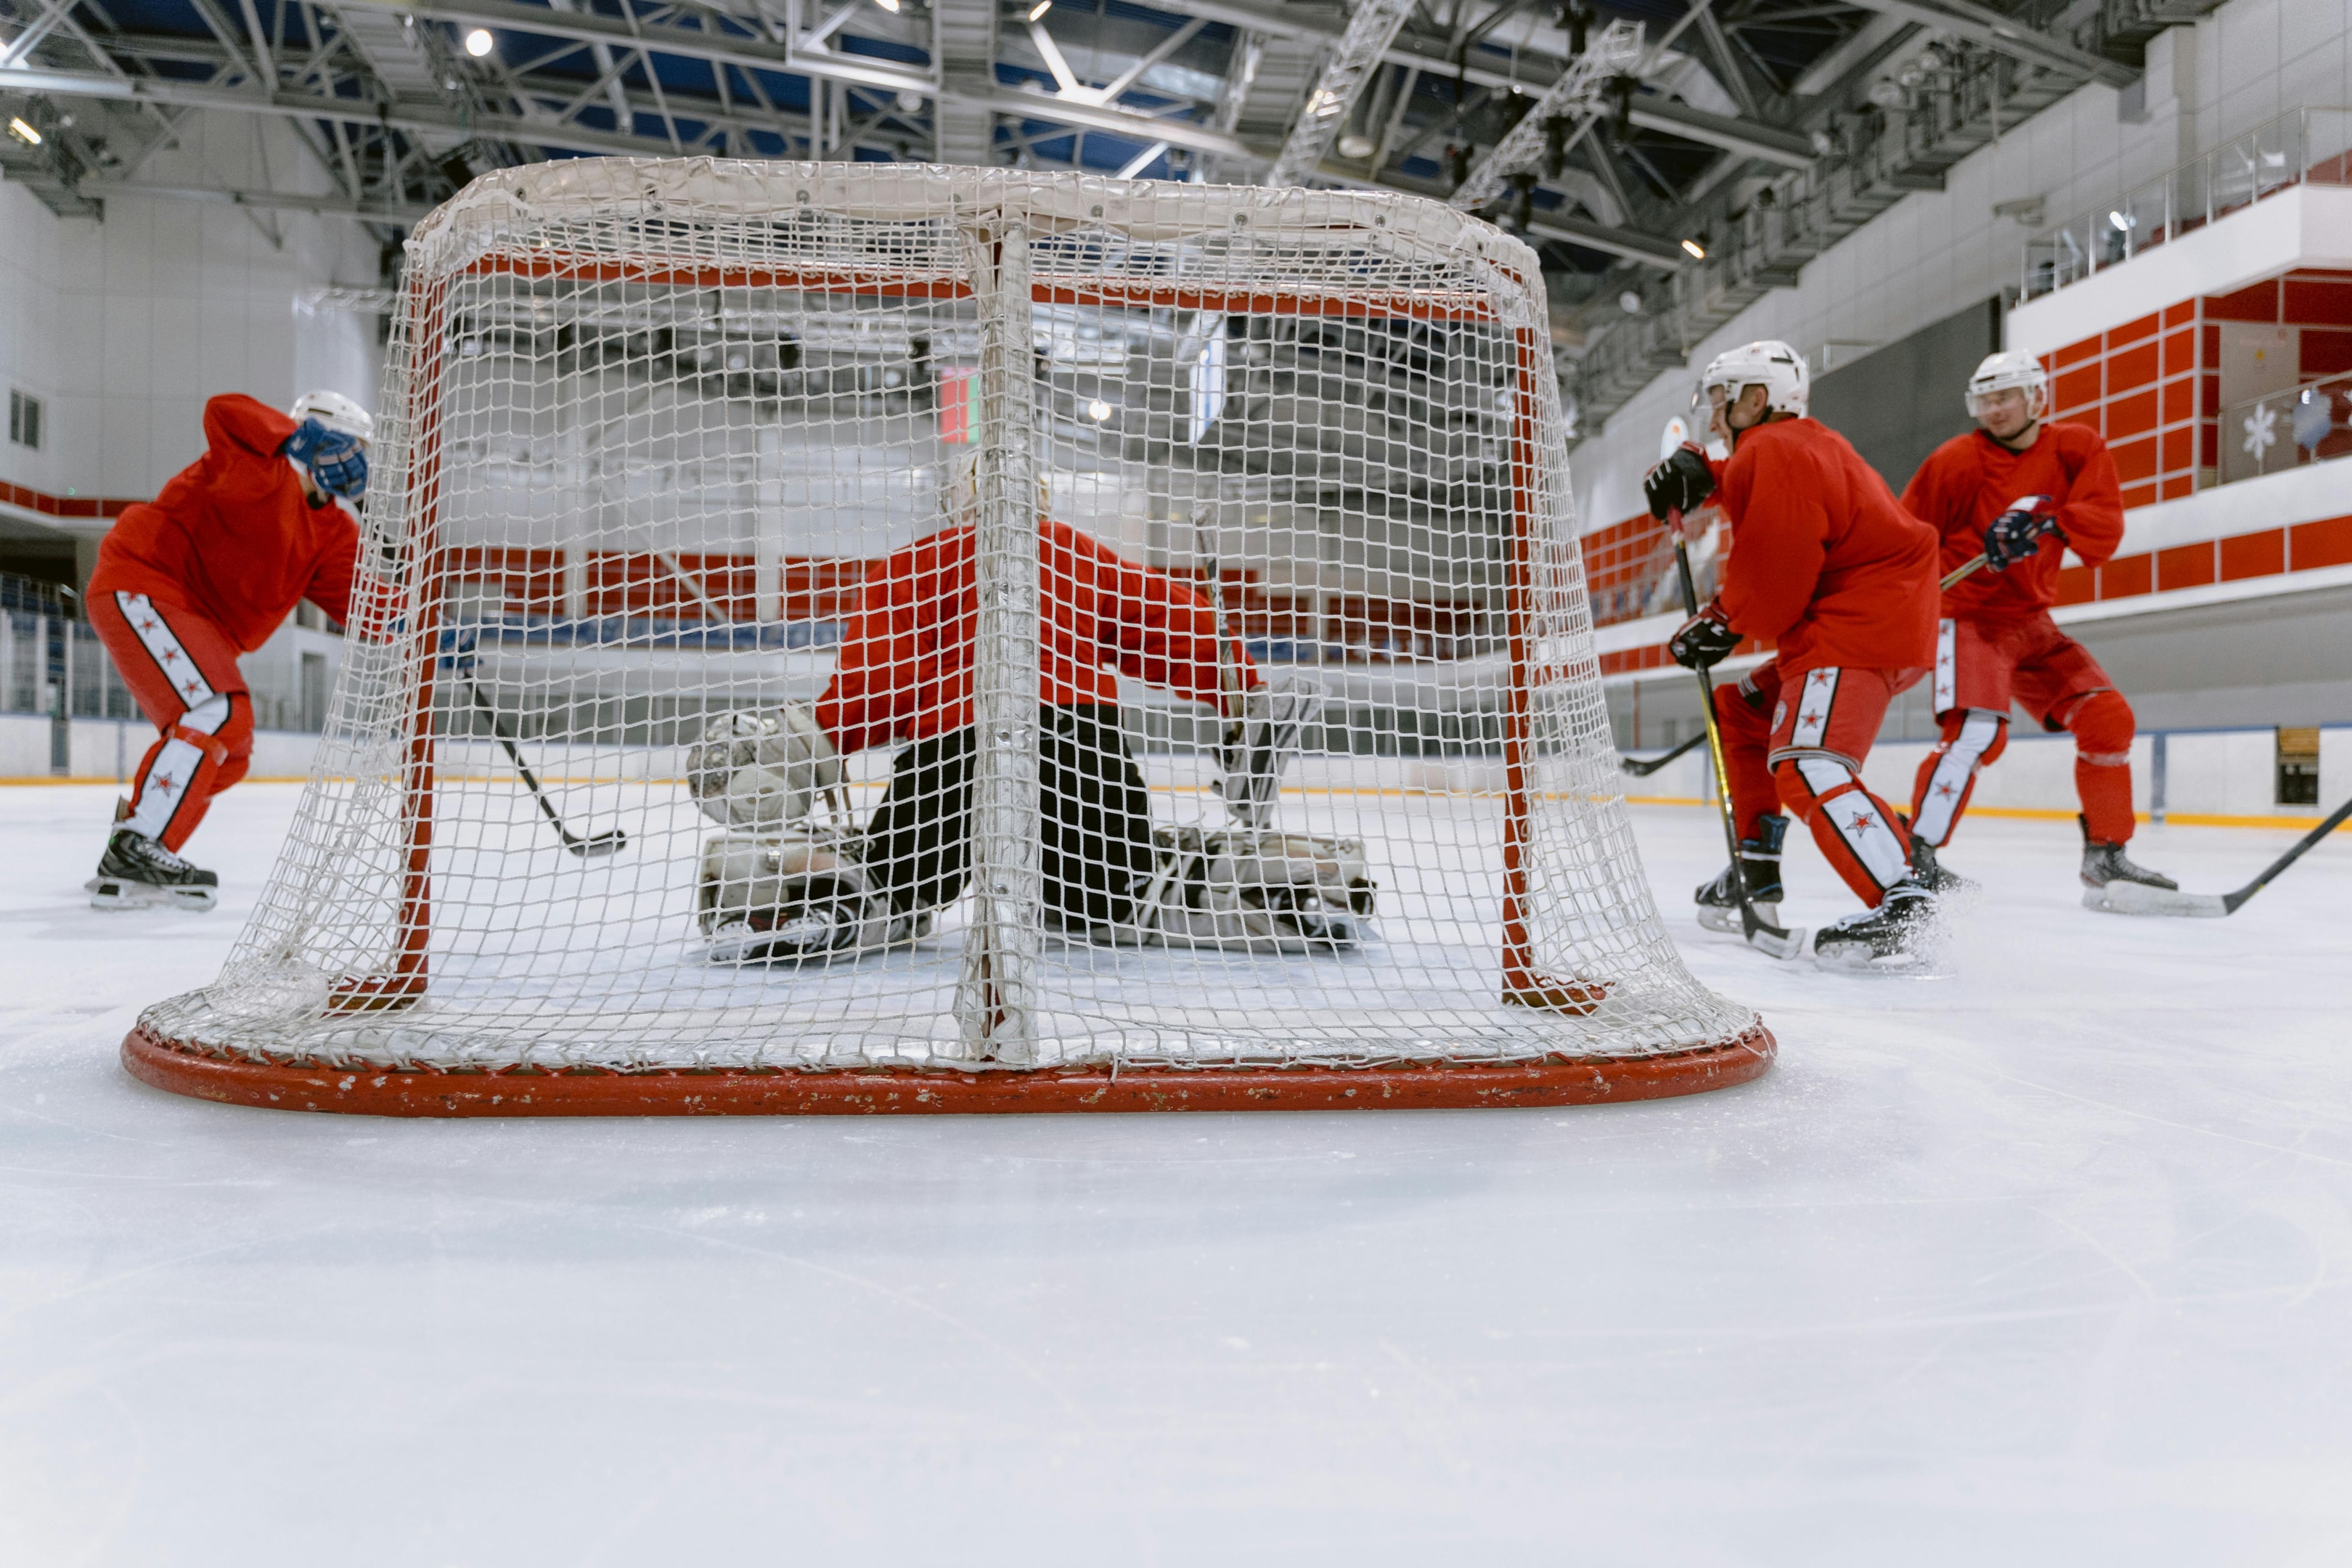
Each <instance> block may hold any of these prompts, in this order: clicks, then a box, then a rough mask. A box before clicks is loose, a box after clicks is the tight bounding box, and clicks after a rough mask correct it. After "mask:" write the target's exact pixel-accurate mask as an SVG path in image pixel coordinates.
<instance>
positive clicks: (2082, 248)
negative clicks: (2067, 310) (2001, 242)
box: [2018, 109, 2352, 300]
mask: <svg viewBox="0 0 2352 1568" xmlns="http://www.w3.org/2000/svg"><path fill="white" fill-rule="evenodd" d="M2304 184H2315V185H2343V184H2352V109H2294V110H2288V111H2287V112H2286V113H2284V114H2282V115H2280V116H2279V117H2278V118H2277V119H2275V120H2273V121H2268V122H2267V123H2265V124H2262V125H2258V126H2256V127H2254V129H2252V131H2249V132H2245V133H2244V134H2243V135H2240V136H2233V137H2231V139H2230V140H2229V141H2227V142H2223V143H2221V145H2220V146H2219V147H2216V148H2214V149H2213V150H2212V151H2211V152H2210V153H2205V154H2203V155H2202V156H2201V157H2198V158H2195V159H2192V160H2190V161H2189V163H2183V164H2181V165H2180V166H2179V167H2178V168H2176V169H2171V170H2168V171H2167V172H2166V173H2164V174H2159V175H2158V176H2157V177H2156V178H2154V179H2152V180H2147V181H2145V182H2143V183H2142V184H2137V185H2135V186H2133V187H2132V188H2131V189H2130V190H2128V191H2126V192H2125V193H2124V194H2123V195H2122V196H2121V197H2119V198H2118V199H2117V200H2116V202H2115V204H2114V205H2111V206H2108V207H2106V208H2105V209H2103V210H2099V211H2094V212H2088V213H2084V214H2083V215H2082V216H2079V217H2076V218H2074V219H2073V220H2071V221H2070V222H2067V223H2063V224H2060V225H2059V226H2057V227H2056V228H2053V229H2051V230H2050V231H2048V232H2047V233H2044V234H2042V235H2038V236H2036V237H2034V238H2032V239H2030V240H2027V241H2026V242H2025V258H2024V265H2023V272H2022V275H2021V279H2020V280H2019V284H2018V289H2019V292H2020V294H2021V297H2022V298H2024V299H2027V300H2032V299H2034V298H2036V297H2038V296H2040V295H2043V294H2050V293H2054V292H2055V291H2057V290H2058V289H2063V288H2065V287H2066V286H2067V285H2068V284H2070V283H2079V282H2081V281H2082V280H2083V279H2085V278H2088V277H2090V276H2092V275H2093V274H2094V273H2096V272H2099V271H2101V270H2103V269H2104V268H2109V267H2119V266H2121V265H2122V264H2123V263H2125V262H2126V261H2129V260H2130V259H2131V258H2133V257H2135V256H2137V255H2139V254H2140V253H2141V252H2143V251H2147V250H2152V249H2154V248H2155V247H2158V246H2159V245H2163V244H2166V243H2168V241H2171V240H2175V239H2179V237H2181V236H2183V235H2186V234H2191V233H2194V232H2195V231H2196V230H2198V229H2200V228H2202V227H2204V226H2206V225H2207V224H2209V223H2211V222H2213V221H2214V220H2215V219H2216V218H2219V217H2223V216H2227V215H2229V214H2231V213H2233V212H2236V211H2237V210H2238V209H2239V208H2241V207H2247V206H2252V205H2253V204H2254V203H2256V202H2258V201H2261V200H2262V199H2263V197H2264V196H2269V195H2276V194H2277V193H2278V192H2280V191H2283V190H2286V189H2288V188H2290V187H2292V186H2294V185H2304Z"/></svg>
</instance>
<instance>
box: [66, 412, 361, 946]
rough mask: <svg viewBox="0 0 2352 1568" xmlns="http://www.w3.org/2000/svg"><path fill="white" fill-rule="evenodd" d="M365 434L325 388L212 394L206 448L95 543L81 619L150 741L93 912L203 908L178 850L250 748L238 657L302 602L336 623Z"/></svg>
mask: <svg viewBox="0 0 2352 1568" xmlns="http://www.w3.org/2000/svg"><path fill="white" fill-rule="evenodd" d="M373 434H374V422H373V420H372V419H371V418H370V417H369V416H368V415H367V413H366V411H365V410H363V409H362V408H361V407H360V406H359V405H358V404H356V403H353V402H352V400H351V399H350V398H348V397H344V396H342V395H341V394H339V393H333V392H313V393H308V394H306V395H303V396H302V397H301V398H299V399H298V400H297V401H296V402H295V405H294V406H293V408H292V410H291V411H289V412H288V413H285V414H280V413H278V411H277V410H276V409H274V408H270V407H268V406H267V405H263V404H261V403H257V402H256V401H255V400H254V399H252V398H250V397H247V396H244V395H241V394H236V393H229V394H226V395H222V396H219V397H215V398H213V399H211V400H210V401H209V402H207V403H206V404H205V455H204V456H203V457H202V458H198V459H197V460H196V461H195V462H194V463H192V464H190V465H189V466H188V467H187V468H184V469H182V470H181V471H180V472H179V473H178V474H176V475H175V476H173V479H172V480H171V482H170V483H169V484H167V485H165V486H164V487H163V493H162V494H161V495H159V496H157V497H156V498H155V499H154V500H153V501H152V502H147V503H143V504H142V505H138V506H133V507H129V508H126V509H125V510H124V511H123V513H122V515H121V518H120V519H118V520H117V521H116V522H115V524H114V527H113V528H112V529H111V530H110V531H109V532H108V533H107V535H106V538H105V540H104V541H103V542H101V543H100V545H99V551H98V569H97V570H96V571H95V572H93V573H92V574H90V580H89V599H88V602H89V618H90V624H91V625H92V626H94V627H95V628H96V629H97V632H98V636H99V640H100V642H102V643H104V644H105V645H106V650H107V652H108V653H109V654H110V656H112V658H113V660H114V667H115V668H116V669H117V670H118V671H120V672H121V676H122V680H123V684H124V685H126V686H128V687H129V688H130V689H131V695H132V696H133V697H134V698H136V699H137V700H138V702H139V708H140V711H142V712H143V713H144V714H146V715H147V718H148V720H149V721H151V722H152V723H153V724H154V726H155V728H156V730H157V731H158V734H157V736H156V740H155V743H154V744H153V745H152V746H151V747H149V748H148V751H147V754H146V756H145V757H144V758H142V760H141V762H140V763H139V773H138V777H137V782H136V784H134V786H133V789H132V792H131V799H130V800H129V802H127V803H126V804H125V805H124V806H123V807H122V808H121V810H119V811H118V813H117V816H116V821H115V824H114V827H113V829H112V831H111V833H110V835H109V837H108V839H107V845H106V852H105V854H104V855H103V856H102V857H100V860H99V865H98V875H97V876H96V877H94V878H92V879H90V881H89V892H90V894H91V899H90V901H91V902H92V903H93V904H94V905H96V906H97V907H98V908H100V909H116V908H124V907H130V906H135V905H140V904H146V903H152V902H156V901H159V900H161V901H167V902H171V903H175V904H178V905H181V906H183V907H186V908H191V909H210V908H211V907H212V905H213V902H214V900H215V895H216V892H217V889H218V887H219V879H218V878H217V877H216V876H215V874H214V873H212V872H210V871H207V870H204V869H202V868H198V867H195V866H193V865H191V864H189V863H188V862H187V861H186V860H185V859H184V858H181V856H180V854H179V849H180V847H181V846H182V845H184V844H185V843H186V842H187V840H188V836H189V835H190V834H191V833H194V831H195V829H196V825H197V824H198V823H199V822H201V821H203V820H204V816H205V808H206V807H207V806H209V805H211V804H212V800H213V797H214V796H215V795H219V794H220V793H221V792H222V791H223V790H225V789H226V788H228V787H229V786H230V785H231V784H235V783H236V781H237V780H239V779H241V778H243V777H244V776H245V771H246V766H247V763H248V762H249V760H250V759H251V757H252V755H253V699H252V697H251V695H250V694H249V693H248V692H247V689H246V684H245V679H244V677H243V676H242V675H241V674H240V673H239V672H238V670H237V666H236V659H237V656H238V655H239V654H242V653H250V652H252V651H253V650H254V649H255V648H257V647H260V646H261V645H262V644H263V643H264V642H266V641H268V638H269V636H270V634H271V633H272V632H275V631H276V630H277V629H278V626H279V625H280V624H281V623H282V622H283V621H284V620H285V619H286V616H287V615H288V614H289V612H291V611H292V609H293V608H294V606H295V605H296V603H297V602H299V601H300V600H303V599H308V600H310V603H312V604H314V605H317V606H318V607H319V608H320V610H321V611H323V612H324V613H325V614H326V615H328V616H331V617H333V618H334V619H336V620H338V621H341V620H347V619H349V611H350V601H351V593H352V572H353V568H354V565H355V563H356V562H357V560H358V555H359V525H358V524H357V523H356V522H354V521H352V516H351V514H350V513H349V512H347V511H345V510H343V508H342V507H341V505H339V504H337V500H338V498H340V499H341V500H352V501H355V500H358V499H359V497H360V496H361V494H362V492H363V491H364V490H365V489H367V447H368V442H369V441H370V439H371V438H372V437H373Z"/></svg>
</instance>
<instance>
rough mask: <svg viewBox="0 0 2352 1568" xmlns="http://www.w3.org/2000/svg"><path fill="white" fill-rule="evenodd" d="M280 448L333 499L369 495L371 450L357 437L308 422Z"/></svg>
mask: <svg viewBox="0 0 2352 1568" xmlns="http://www.w3.org/2000/svg"><path fill="white" fill-rule="evenodd" d="M278 449H279V450H280V451H282V452H284V453H285V454H286V455H287V456H288V457H289V458H293V459H294V460H295V461H296V462H298V463H299V464H301V465H302V467H303V468H304V470H305V471H307V472H308V473H309V474H310V479H311V482H312V483H314V484H316V485H317V486H318V487H319V488H320V489H322V490H324V491H326V492H327V493H328V494H329V495H331V496H340V497H341V498H342V499H343V500H359V499H360V497H362V496H363V495H365V494H366V493H367V479H368V465H367V448H366V447H362V445H361V444H360V438H359V437H356V436H349V435H345V434H344V433H343V432H342V431H341V430H330V429H328V428H327V427H326V426H324V425H321V424H320V423H319V422H318V421H317V420H316V419H305V420H304V421H302V423H301V425H300V426H299V428H297V429H296V430H295V432H294V434H292V435H291V436H289V437H286V445H285V446H284V447H280V448H278Z"/></svg>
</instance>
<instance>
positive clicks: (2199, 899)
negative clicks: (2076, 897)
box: [2083, 882, 2230, 921]
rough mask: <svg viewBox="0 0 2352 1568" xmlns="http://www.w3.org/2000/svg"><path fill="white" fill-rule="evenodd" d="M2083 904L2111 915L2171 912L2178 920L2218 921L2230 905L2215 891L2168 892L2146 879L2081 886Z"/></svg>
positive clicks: (2228, 909) (2226, 912)
mask: <svg viewBox="0 0 2352 1568" xmlns="http://www.w3.org/2000/svg"><path fill="white" fill-rule="evenodd" d="M2083 907H2084V909H2086V910H2099V911H2100V912H2101V913H2103V914H2110V915H2170V916H2172V917H2174V918H2175V919H2179V920H2203V921H2218V920H2220V919H2221V917H2222V916H2224V915H2226V914H2228V913H2229V912H2230V906H2229V905H2228V904H2226V903H2223V902H2222V901H2221V895H2219V894H2218V893H2179V892H2168V891H2166V890H2165V889H2162V888H2151V887H2149V886H2148V885H2147V883H2146V882H2109V883H2108V884H2107V885H2106V886H2105V887H2104V888H2085V889H2083Z"/></svg>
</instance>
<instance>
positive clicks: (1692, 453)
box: [1642, 447, 1715, 522]
mask: <svg viewBox="0 0 2352 1568" xmlns="http://www.w3.org/2000/svg"><path fill="white" fill-rule="evenodd" d="M1714 493H1715V475H1714V473H1713V472H1712V471H1711V470H1710V469H1709V468H1707V466H1706V457H1705V456H1704V455H1702V454H1701V453H1700V452H1699V451H1698V449H1697V448H1696V447H1675V450H1674V452H1673V454H1672V455H1671V456H1669V457H1668V458H1666V460H1665V461H1664V462H1663V463H1660V464H1659V465H1658V466H1657V467H1656V468H1652V469H1651V470H1650V471H1649V473H1648V474H1647V475H1646V476H1645V477H1644V478H1643V480H1642V494H1643V496H1644V497H1646V498H1647V499H1648V500H1649V502H1650V515H1651V516H1652V517H1654V518H1656V519H1657V520H1658V521H1660V522H1665V521H1670V520H1672V518H1673V517H1674V515H1675V513H1676V512H1683V513H1689V512H1694V511H1696V510H1698V509H1699V508H1700V507H1703V506H1705V505H1706V498H1707V497H1709V496H1711V495H1713V494H1714Z"/></svg>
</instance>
